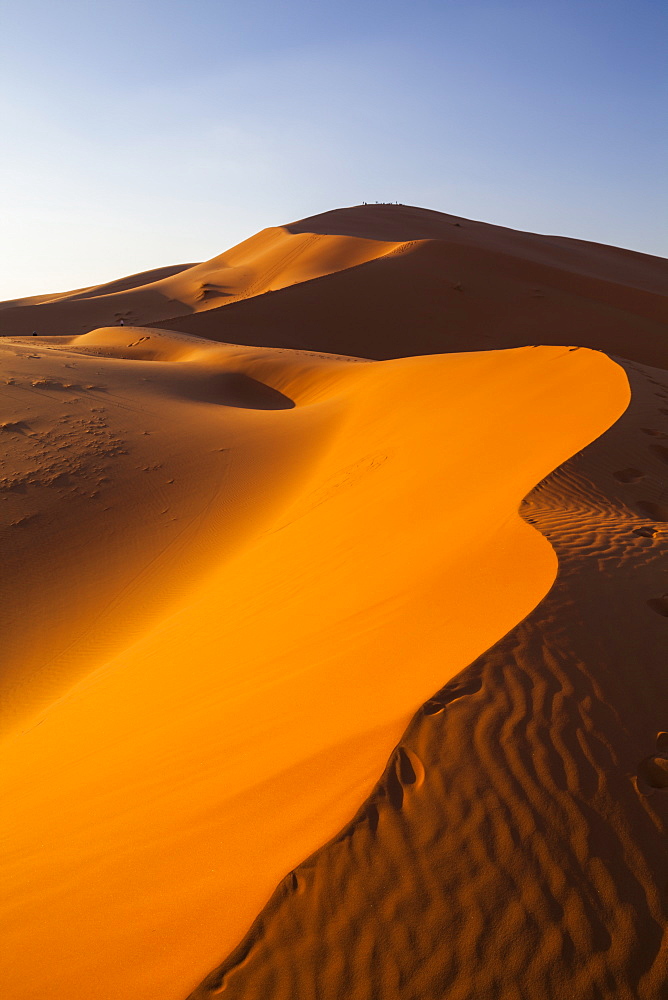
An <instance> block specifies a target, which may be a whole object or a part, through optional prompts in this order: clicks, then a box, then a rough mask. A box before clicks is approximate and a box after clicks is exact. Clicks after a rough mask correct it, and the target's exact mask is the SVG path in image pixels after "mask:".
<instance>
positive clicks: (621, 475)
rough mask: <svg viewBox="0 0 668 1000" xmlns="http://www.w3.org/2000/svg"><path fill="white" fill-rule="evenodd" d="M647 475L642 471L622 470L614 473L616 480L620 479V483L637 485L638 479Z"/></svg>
mask: <svg viewBox="0 0 668 1000" xmlns="http://www.w3.org/2000/svg"><path fill="white" fill-rule="evenodd" d="M644 475H645V473H644V472H642V471H641V470H640V469H632V468H631V469H620V470H619V472H613V476H614V477H615V479H618V480H619V481H620V483H635V482H637V480H638V479H642V477H643V476H644Z"/></svg>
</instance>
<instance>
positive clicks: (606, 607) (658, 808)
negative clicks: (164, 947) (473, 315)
mask: <svg viewBox="0 0 668 1000" xmlns="http://www.w3.org/2000/svg"><path fill="white" fill-rule="evenodd" d="M626 367H627V370H628V374H629V378H630V381H631V386H632V392H633V397H632V402H631V405H630V407H629V409H628V410H627V412H626V413H625V414H624V416H623V417H622V418H621V419H620V420H619V421H618V422H617V423H616V424H615V425H614V426H613V427H612V429H611V430H609V431H608V432H607V433H606V434H605V435H604V436H603V437H602V438H600V439H599V440H598V441H596V442H595V443H594V444H593V445H591V446H590V447H589V448H587V449H586V450H585V451H584V452H583V453H582V454H581V455H578V456H577V457H575V458H573V459H571V460H570V461H569V462H567V463H566V464H565V465H564V466H562V467H561V468H560V469H559V470H557V471H556V472H555V473H553V474H552V475H551V476H549V477H548V478H547V479H546V480H545V481H543V482H542V483H541V484H540V485H539V486H538V487H536V489H534V490H533V491H532V492H531V494H530V495H529V496H528V497H527V499H526V501H525V502H524V504H523V506H522V514H523V516H524V517H525V518H526V520H527V521H528V522H529V523H531V524H533V525H535V526H536V527H537V528H538V529H539V530H540V531H541V532H543V533H544V534H545V536H546V537H547V538H548V539H549V540H550V542H551V543H552V545H553V546H554V547H555V550H556V552H557V555H558V557H559V574H558V577H557V581H556V583H555V585H554V586H553V587H552V589H551V590H550V592H549V593H548V595H547V596H546V597H545V598H544V600H543V601H542V602H541V603H540V604H539V605H538V607H537V608H536V609H535V610H534V611H533V612H532V613H531V614H530V615H529V616H528V617H527V618H526V619H525V620H524V621H522V622H521V623H520V624H519V625H517V626H516V627H515V628H514V629H512V630H511V631H510V632H509V633H508V634H507V635H506V636H505V637H504V638H503V639H501V640H500V641H499V642H498V643H496V644H495V645H494V646H493V647H492V648H491V649H490V650H488V651H487V652H486V653H484V654H483V655H482V656H481V657H479V658H478V659H477V660H476V661H475V662H473V663H472V664H471V666H469V667H468V668H467V669H466V670H464V671H463V672H462V673H460V674H459V675H458V677H456V678H454V679H453V680H452V681H450V682H449V683H448V684H446V685H445V686H444V687H443V688H442V689H441V690H440V691H439V692H438V693H437V694H436V695H435V696H434V697H433V698H431V699H430V700H429V701H428V702H427V703H426V704H425V705H424V706H423V707H422V709H421V710H420V711H419V712H418V713H417V714H416V716H415V717H414V718H413V720H412V722H411V724H410V726H409V727H408V728H407V730H406V732H405V733H404V735H403V737H402V740H401V743H400V745H399V747H398V748H397V750H396V751H395V753H394V754H393V755H392V757H391V759H390V762H389V764H388V766H387V768H386V770H385V772H384V774H383V777H382V780H381V781H380V783H379V784H378V785H377V787H376V788H375V789H374V792H373V793H372V795H371V796H370V797H369V799H368V800H367V801H366V803H365V805H364V806H363V807H362V808H361V809H360V810H359V812H358V814H357V815H356V817H355V819H354V821H353V822H352V823H351V824H349V825H348V826H347V827H346V828H345V829H344V830H343V831H342V833H341V834H340V835H339V836H338V837H337V838H335V839H334V840H333V841H332V842H330V843H329V844H328V845H326V846H325V847H323V848H322V849H321V850H320V851H318V852H317V853H316V854H314V855H313V856H312V857H311V858H309V859H308V860H307V861H305V862H304V863H303V864H301V865H299V866H298V867H297V868H296V869H295V870H294V871H292V872H291V873H289V875H288V876H287V877H286V878H285V879H284V881H283V882H282V884H281V886H280V887H279V889H278V890H277V891H276V893H275V894H274V896H273V897H272V899H271V901H270V903H269V905H268V906H267V907H266V908H265V910H264V911H263V913H262V914H261V915H260V917H259V918H258V919H257V921H256V922H255V924H254V926H253V928H252V930H251V932H250V933H249V934H248V935H247V937H246V938H245V939H244V940H243V942H242V943H241V944H240V946H239V947H238V948H237V949H235V951H234V952H233V953H232V954H231V955H230V957H229V959H227V960H226V961H225V962H224V963H223V964H222V965H221V966H220V967H219V968H218V969H216V970H215V971H214V972H213V973H211V975H210V976H208V977H207V978H206V980H205V981H204V982H203V984H202V985H201V986H200V987H199V988H198V989H196V990H195V991H194V992H193V993H192V994H191V995H190V1000H208V998H209V997H213V996H218V995H221V994H222V995H224V996H225V997H226V998H229V1000H241V998H243V1000H248V998H251V997H252V998H260V997H269V996H270V997H272V998H274V1000H288V998H290V1000H292V998H294V997H300V998H301V1000H316V998H317V1000H338V998H340V997H344V996H345V997H347V998H350V1000H372V998H375V997H379V996H382V997H393V998H394V997H397V998H402V1000H405V998H411V1000H418V998H419V1000H440V998H442V997H446V996H447V997H448V998H458V1000H459V998H461V1000H474V998H475V1000H479V998H484V1000H492V998H499V997H510V996H517V997H545V998H547V1000H562V998H563V997H571V996H572V997H578V998H587V1000H588V998H594V997H603V998H610V1000H612V998H615V1000H617V998H620V1000H659V998H660V997H663V996H665V995H666V988H667V986H668V948H666V910H667V903H666V877H667V869H666V828H667V824H668V778H667V775H668V731H667V730H668V709H667V706H668V674H667V672H666V637H667V634H668V633H667V632H666V617H667V616H668V600H667V599H666V594H665V590H666V575H665V566H666V554H667V551H666V550H667V549H668V506H666V503H665V498H666V486H665V484H666V464H668V458H667V455H668V451H667V450H666V449H665V448H663V446H662V445H661V446H657V444H652V443H651V442H652V441H654V442H656V441H668V406H667V404H668V374H667V373H666V372H665V371H662V370H657V369H651V368H646V367H643V366H640V365H627V366H626ZM658 447H661V448H663V450H662V451H659V450H658ZM629 460H632V461H633V463H634V465H633V466H631V465H630V464H629Z"/></svg>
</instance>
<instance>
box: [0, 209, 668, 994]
mask: <svg viewBox="0 0 668 1000" xmlns="http://www.w3.org/2000/svg"><path fill="white" fill-rule="evenodd" d="M667 273H668V270H667V268H666V265H665V262H663V261H661V260H659V259H657V258H651V257H645V256H643V255H640V254H633V253H630V252H628V251H623V250H617V249H615V248H610V247H600V246H595V245H591V244H586V243H582V242H578V241H572V240H566V239H559V238H552V237H540V236H533V235H531V234H523V233H514V232H512V231H510V230H502V229H499V228H498V227H491V226H485V225H483V224H481V223H471V222H468V221H467V220H458V219H456V218H454V217H450V216H442V215H439V214H438V213H433V212H426V211H424V210H420V209H408V208H404V207H403V206H396V207H395V206H364V207H359V208H356V209H347V210H342V211H339V212H333V213H327V214H326V215H323V216H318V217H315V218H314V219H309V220H304V222H302V223H297V224H293V225H291V226H288V227H285V228H284V229H274V230H266V231H264V232H263V233H260V234H258V236H256V237H253V238H252V239H250V240H247V241H246V242H245V243H243V244H241V245H240V246H239V247H236V248H234V249H233V250H232V251H229V252H228V253H226V254H223V255H221V257H219V258H215V259H214V261H210V262H207V263H206V264H200V265H188V266H185V267H182V268H163V269H161V270H159V271H155V272H150V273H149V274H144V275H138V276H136V277H135V278H130V279H124V280H122V281H119V282H116V283H112V284H111V285H106V286H101V287H99V288H96V289H85V290H80V291H79V292H76V293H69V294H65V295H60V296H47V297H39V298H36V299H30V300H23V301H22V302H21V303H10V304H7V305H6V308H0V323H1V324H2V327H1V328H2V330H3V331H4V333H5V338H4V339H2V340H0V371H1V375H0V408H1V412H0V441H2V444H3V462H4V466H3V469H2V475H1V477H0V518H1V519H2V520H1V524H2V538H3V550H2V551H3V564H4V573H3V589H2V595H1V597H2V601H1V603H0V607H1V608H2V622H3V630H2V633H3V634H2V639H3V653H4V656H3V671H2V675H1V678H0V688H1V690H2V698H1V700H0V705H1V715H0V718H1V719H2V725H3V733H4V737H3V740H2V742H1V743H0V759H1V761H2V773H3V803H4V805H3V811H4V813H5V816H6V819H5V820H3V828H4V837H3V846H2V855H1V857H0V872H1V873H2V874H1V878H2V886H3V891H2V895H1V903H0V922H1V925H2V935H3V942H4V944H3V958H2V959H1V960H0V967H1V971H0V990H1V992H2V995H3V996H7V997H11V998H15V1000H37V998H39V1000H84V998H85V1000H88V998H90V997H95V998H96V1000H112V998H113V1000H139V998H141V1000H158V998H159V1000H184V998H185V997H186V996H188V995H190V996H191V997H193V998H197V1000H202V998H205V997H206V998H208V997H212V996H218V995H222V996H226V997H230V998H234V1000H251V998H252V1000H256V998H257V1000H259V998H263V1000H264V998H275V1000H296V998H299V1000H339V998H342V997H346V998H350V1000H376V998H378V997H383V998H388V1000H432V998H433V1000H436V998H439V1000H440V998H443V997H447V998H448V1000H479V998H484V1000H493V998H494V1000H497V998H500V997H503V998H504V1000H505V998H506V997H517V998H524V997H527V998H528V997H543V996H544V997H549V998H555V1000H557V998H559V1000H561V998H562V997H566V996H576V997H578V998H580V997H582V998H585V1000H594V998H613V997H621V998H624V1000H632V998H636V997H637V998H639V1000H658V998H660V997H661V996H663V993H664V991H665V990H666V989H668V963H667V962H666V958H665V956H666V951H665V950H662V935H663V933H664V928H665V916H666V906H667V903H668V897H667V890H666V886H667V885H668V861H667V857H668V854H667V853H666V829H665V824H666V820H667V819H668V799H667V798H666V796H667V795H668V763H667V762H668V736H666V734H665V732H664V731H668V715H666V711H667V708H666V706H668V697H666V695H667V694H668V692H667V691H666V687H668V679H667V678H668V674H667V672H666V661H667V659H668V657H667V653H668V596H667V595H668V579H667V578H666V573H665V566H666V563H665V558H664V560H662V558H661V557H662V555H664V554H665V550H666V534H667V531H666V526H667V525H668V487H667V485H666V482H667V478H668V375H666V372H665V371H664V370H663V369H664V368H666V367H668V357H667V353H668V352H667V351H666V347H665V345H666V332H667V330H666V324H665V297H662V293H665V290H666V275H667ZM458 275H459V280H456V279H457V277H458ZM458 286H459V287H458ZM532 289H533V290H534V291H532ZM539 292H540V294H539ZM186 313H188V314H189V315H187V316H186ZM121 317H123V318H125V320H126V325H125V326H123V327H119V326H118V320H119V319H120V318H121ZM179 317H181V318H179ZM184 317H185V318H184ZM137 324H141V325H137ZM147 324H153V325H152V326H148V325H147ZM35 328H38V329H39V332H40V334H41V335H40V336H38V337H31V336H21V334H23V335H25V334H26V333H28V332H29V331H30V330H32V329H35ZM535 345H541V346H535ZM591 346H596V347H600V348H602V350H591V349H589V348H590V347H591ZM603 351H609V352H610V353H616V354H617V355H620V356H621V357H622V358H624V359H626V360H624V361H620V357H617V358H615V359H612V358H610V357H608V356H607V354H606V353H603ZM330 352H335V353H330ZM444 352H448V353H444ZM461 352H465V353H461ZM425 354H426V355H428V356H424V355H425ZM415 355H422V356H415ZM367 358H373V359H376V360H366V359H367ZM377 359H386V360H377ZM650 365H653V366H654V367H650ZM629 385H630V389H629ZM554 470H556V471H554ZM523 498H526V499H524V500H523ZM411 720H412V721H411ZM388 760H389V763H388ZM381 775H382V777H381ZM379 778H380V780H379ZM276 886H278V888H276ZM226 955H227V956H229V957H228V958H225V956H226ZM221 962H222V964H220V963H221ZM212 969H214V971H213V972H211V973H210V970H212ZM208 973H210V974H209V975H207V974H208ZM200 981H202V985H201V986H199V987H197V983H198V982H200ZM193 990H194V992H193Z"/></svg>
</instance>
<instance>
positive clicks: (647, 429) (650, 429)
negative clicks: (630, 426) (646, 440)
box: [640, 427, 666, 438]
mask: <svg viewBox="0 0 668 1000" xmlns="http://www.w3.org/2000/svg"><path fill="white" fill-rule="evenodd" d="M640 429H641V431H642V432H643V434H649V436H650V437H658V438H662V437H665V436H666V435H665V434H664V432H663V431H657V430H655V428H654V427H641V428H640Z"/></svg>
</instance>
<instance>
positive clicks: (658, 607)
mask: <svg viewBox="0 0 668 1000" xmlns="http://www.w3.org/2000/svg"><path fill="white" fill-rule="evenodd" d="M647 607H648V608H651V609H652V611H656V613H657V615H663V617H664V618H668V594H664V595H663V597H652V598H650V600H649V601H648V602H647Z"/></svg>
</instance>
